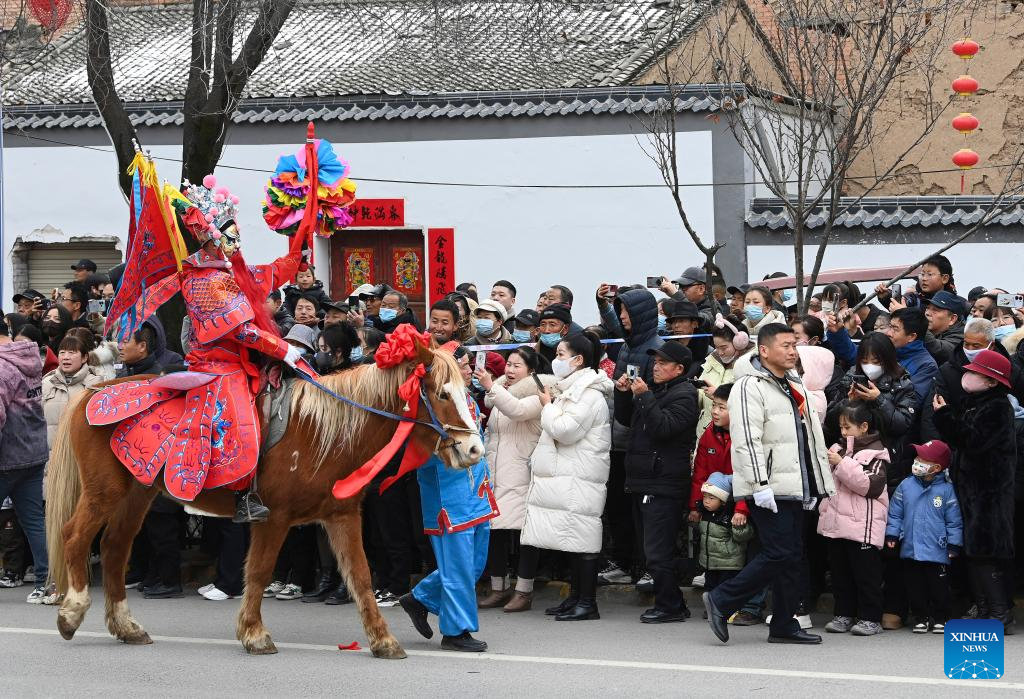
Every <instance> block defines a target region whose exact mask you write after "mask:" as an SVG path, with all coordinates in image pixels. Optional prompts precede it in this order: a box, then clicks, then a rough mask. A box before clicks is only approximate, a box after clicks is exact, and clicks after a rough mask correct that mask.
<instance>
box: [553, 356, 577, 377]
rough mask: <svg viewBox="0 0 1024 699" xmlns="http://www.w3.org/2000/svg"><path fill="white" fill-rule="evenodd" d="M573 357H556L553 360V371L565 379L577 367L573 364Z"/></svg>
mask: <svg viewBox="0 0 1024 699" xmlns="http://www.w3.org/2000/svg"><path fill="white" fill-rule="evenodd" d="M572 360H573V358H572V357H570V358H569V359H561V358H559V357H555V358H554V359H552V360H551V373H552V374H554V375H555V376H557V377H558V378H560V379H564V378H565V377H566V376H568V375H569V374H571V373H572V372H574V371H576V367H574V366H573V365H572Z"/></svg>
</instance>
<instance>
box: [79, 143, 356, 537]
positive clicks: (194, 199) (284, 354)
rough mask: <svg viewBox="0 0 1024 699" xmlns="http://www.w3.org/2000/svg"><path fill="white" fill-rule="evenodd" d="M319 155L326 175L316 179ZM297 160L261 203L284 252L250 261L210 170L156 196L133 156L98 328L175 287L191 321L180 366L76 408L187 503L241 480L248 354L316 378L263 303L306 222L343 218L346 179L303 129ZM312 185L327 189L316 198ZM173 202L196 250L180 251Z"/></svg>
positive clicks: (250, 446) (350, 189) (303, 237)
mask: <svg viewBox="0 0 1024 699" xmlns="http://www.w3.org/2000/svg"><path fill="white" fill-rule="evenodd" d="M318 154H319V155H320V157H321V158H323V159H324V160H325V161H326V162H327V164H328V168H327V171H328V172H327V174H328V176H329V181H328V182H327V183H326V184H325V183H324V180H323V179H321V180H320V182H319V185H320V186H319V187H317V184H318V180H317V175H318V158H317V155H318ZM300 156H301V157H298V158H296V157H291V159H290V160H288V159H287V158H282V161H285V160H288V162H294V161H296V160H298V161H301V164H302V170H301V172H295V171H294V170H293V171H291V172H290V175H286V176H285V177H286V179H287V184H286V185H282V186H286V188H287V191H286V192H284V193H282V191H280V190H275V191H276V192H277V195H278V197H279V199H283V200H285V201H286V203H285V204H281V205H280V206H278V205H277V204H275V203H270V207H271V210H270V213H269V215H270V216H271V217H273V218H274V219H275V221H276V222H277V223H279V224H281V225H280V226H279V227H278V229H277V230H278V232H282V233H285V234H286V235H288V236H289V243H288V254H287V255H285V256H283V257H280V258H278V259H277V260H275V261H274V262H272V263H270V264H268V265H259V266H248V265H246V264H245V261H244V260H243V259H242V255H241V252H240V251H239V249H238V247H239V232H238V228H237V225H236V223H235V219H236V214H237V205H238V198H237V197H235V196H233V195H232V194H231V193H230V192H228V191H227V189H225V188H223V187H217V182H216V178H214V177H213V176H212V175H207V176H206V177H205V178H204V179H203V183H202V185H197V184H191V183H189V182H186V183H185V189H184V194H182V193H181V192H178V191H177V190H176V189H174V188H173V187H170V186H167V185H165V186H164V188H163V192H162V194H161V193H160V191H159V187H158V185H157V178H156V171H155V168H154V167H153V165H152V163H149V162H147V161H146V160H145V159H144V158H142V156H141V155H140V156H137V157H136V160H135V162H134V163H133V169H132V170H131V172H132V173H133V174H134V176H135V180H134V183H133V184H134V186H133V189H132V193H131V194H132V196H131V204H132V207H131V208H132V217H131V219H130V225H129V241H128V254H127V256H126V269H125V274H124V277H123V280H122V283H121V286H120V287H119V288H118V291H117V296H116V297H115V299H114V301H113V303H112V305H111V313H110V317H109V318H108V320H107V323H108V329H109V328H110V327H113V326H115V325H116V326H117V327H118V338H119V340H122V341H123V340H125V339H126V338H128V337H129V336H130V335H131V334H132V333H134V332H135V331H137V330H138V328H139V327H141V326H142V324H143V322H144V321H145V320H146V318H148V317H150V316H151V315H153V314H154V313H155V312H156V310H157V309H158V308H159V307H160V306H161V305H162V304H163V303H165V302H166V301H168V300H169V299H170V298H171V297H172V296H174V295H175V294H176V293H178V292H179V291H180V292H181V294H182V297H183V298H184V300H185V306H186V308H187V311H188V320H189V322H190V327H189V335H188V339H189V352H188V355H187V356H186V358H185V360H186V362H187V364H188V371H187V372H178V373H171V374H167V375H165V376H161V377H158V378H151V379H141V380H135V381H127V382H123V383H118V384H115V385H112V386H108V387H106V388H103V389H101V390H100V391H98V392H97V393H96V395H95V396H93V397H92V399H90V401H89V404H88V407H87V411H86V414H87V417H88V420H89V423H90V424H92V425H113V424H117V425H118V426H117V428H116V429H115V430H114V433H113V435H112V436H111V448H112V450H113V451H114V453H115V455H116V456H117V458H118V459H119V460H120V461H121V463H122V464H124V465H125V467H126V468H127V469H128V470H129V471H130V472H131V473H132V474H133V475H134V476H135V478H136V479H138V480H139V481H140V482H141V483H143V484H145V485H152V484H153V483H154V481H155V480H156V478H157V476H158V475H159V473H160V471H161V470H163V472H164V487H165V488H166V489H167V492H168V494H169V495H171V496H172V497H175V498H177V499H179V500H184V501H191V500H194V499H195V498H196V496H197V495H199V493H200V492H201V491H202V490H203V489H204V488H217V487H221V486H227V487H228V488H229V489H231V490H234V491H238V492H241V491H246V490H247V489H249V487H250V485H251V484H252V481H253V477H254V475H255V471H256V465H257V462H258V460H259V452H260V424H259V418H258V415H257V413H256V405H255V396H256V394H257V392H258V390H259V384H260V376H259V374H260V369H259V367H258V366H257V364H256V363H255V362H256V361H258V359H256V357H255V355H253V354H252V352H256V353H259V354H262V355H264V356H265V357H269V358H271V359H275V360H284V361H285V362H286V363H288V364H290V365H291V366H293V367H294V366H296V365H300V366H302V368H303V370H304V371H305V372H306V373H307V374H311V375H314V376H315V374H316V372H314V371H312V369H311V368H310V367H309V366H308V365H307V364H305V362H304V360H302V359H300V352H299V351H298V350H297V349H296V348H294V347H292V346H291V345H289V344H288V343H287V342H285V341H284V340H283V339H281V337H280V335H279V333H278V330H277V327H276V325H275V324H274V323H273V321H272V320H271V319H270V318H269V317H268V315H267V313H266V311H265V309H264V305H263V304H264V301H265V300H266V298H267V296H268V295H269V294H270V292H271V291H273V290H274V289H276V288H279V287H280V286H282V285H283V284H285V283H286V282H288V281H290V280H291V279H292V278H293V277H294V276H295V273H296V272H297V271H298V270H299V269H300V267H302V266H304V265H305V262H306V261H307V256H308V255H309V254H310V252H311V249H312V236H313V232H314V230H319V231H321V232H322V233H329V232H333V229H334V228H338V227H341V226H343V225H345V224H346V223H347V222H348V221H349V220H350V219H349V217H348V214H347V213H346V212H345V208H347V206H348V204H349V203H350V202H351V201H352V200H354V190H355V185H353V184H352V183H351V182H350V181H349V180H348V179H347V178H346V177H344V175H345V174H346V172H347V165H345V164H344V163H342V162H341V161H340V160H338V159H337V157H336V156H335V155H334V152H333V149H332V148H331V145H330V144H329V143H327V142H326V141H319V140H315V139H313V136H312V125H310V128H309V138H308V140H307V147H306V152H305V153H302V154H300ZM297 169H298V168H295V170H297ZM276 181H278V180H275V182H276ZM318 190H319V191H320V192H321V193H323V194H325V195H327V196H325V198H324V199H320V198H318V196H317V191H318ZM274 201H277V199H275V200H274ZM309 203H311V204H312V206H307V204H309ZM264 204H265V212H266V207H267V205H268V202H265V203H264ZM172 206H173V208H174V209H175V210H177V212H178V213H179V214H180V216H181V220H182V221H183V222H184V223H185V225H186V227H187V228H188V230H189V232H190V233H192V235H193V236H194V237H195V238H196V239H197V240H198V241H199V243H200V244H201V246H202V247H201V248H200V250H199V251H198V252H196V253H194V254H192V255H190V256H188V257H185V255H184V249H185V247H184V242H183V240H182V239H181V234H180V232H179V231H178V228H177V223H176V219H175V218H174V214H173V213H172V209H171V207H172ZM289 212H291V213H289ZM285 219H287V220H285ZM300 220H301V222H300ZM282 227H287V228H288V230H287V231H285V230H282ZM175 265H176V267H177V269H176V271H175ZM168 272H170V273H169V274H168ZM246 497H249V496H248V495H247V496H246ZM259 507H262V505H259ZM264 511H265V508H264ZM235 521H240V520H238V519H236V520H235ZM245 521H250V520H245ZM251 521H259V520H251Z"/></svg>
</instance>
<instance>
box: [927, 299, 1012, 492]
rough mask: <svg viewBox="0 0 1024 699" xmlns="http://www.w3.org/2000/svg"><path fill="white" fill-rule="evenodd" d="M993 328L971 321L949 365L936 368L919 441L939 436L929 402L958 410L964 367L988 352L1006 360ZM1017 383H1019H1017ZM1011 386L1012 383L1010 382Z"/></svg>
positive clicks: (961, 393)
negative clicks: (936, 401) (940, 402)
mask: <svg viewBox="0 0 1024 699" xmlns="http://www.w3.org/2000/svg"><path fill="white" fill-rule="evenodd" d="M995 330H996V328H995V324H994V323H993V322H992V321H990V320H985V319H984V318H971V319H969V320H968V321H967V324H966V325H965V326H964V340H963V343H962V344H961V345H960V346H959V347H957V348H956V349H955V350H954V351H953V355H952V357H950V359H949V361H947V362H946V363H945V364H943V365H942V366H940V367H939V372H938V376H937V377H936V378H935V383H934V386H933V389H932V393H931V395H929V396H928V399H927V400H926V401H925V403H924V405H923V406H922V409H921V438H922V439H940V438H941V436H942V435H941V433H940V432H939V430H938V428H937V427H936V426H935V420H934V418H935V410H934V409H933V407H932V398H933V397H934V396H942V399H943V400H944V401H945V402H946V404H947V405H948V406H949V407H950V408H952V409H953V410H954V411H956V412H959V411H960V410H961V409H962V405H963V399H964V395H965V392H964V389H963V386H962V381H963V376H964V373H965V371H966V370H965V369H964V367H966V366H967V365H968V364H970V363H971V362H973V361H974V360H975V358H977V356H978V355H979V354H981V352H982V351H983V350H992V351H993V352H997V353H998V354H1001V355H1003V356H1004V357H1006V358H1007V359H1009V358H1010V355H1009V353H1008V352H1007V351H1006V349H1004V348H1003V346H1002V344H1000V343H999V342H998V341H996V335H995ZM1018 380H1019V379H1018ZM1011 383H1012V381H1011ZM956 461H957V457H956V454H955V453H954V455H953V468H952V472H954V473H955V472H956V470H957V468H956Z"/></svg>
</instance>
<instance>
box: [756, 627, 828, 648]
mask: <svg viewBox="0 0 1024 699" xmlns="http://www.w3.org/2000/svg"><path fill="white" fill-rule="evenodd" d="M768 642H769V643H796V644H798V645H805V646H814V645H817V644H819V643H821V636H819V635H817V634H813V633H807V632H806V631H804V630H803V629H800V630H799V631H797V632H796V633H795V634H792V635H790V636H772V635H771V634H768Z"/></svg>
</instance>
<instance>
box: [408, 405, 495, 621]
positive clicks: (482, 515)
mask: <svg viewBox="0 0 1024 699" xmlns="http://www.w3.org/2000/svg"><path fill="white" fill-rule="evenodd" d="M466 399H467V400H468V401H469V404H470V405H469V407H470V412H471V413H472V414H473V418H474V419H475V420H476V424H477V428H479V427H480V411H479V409H478V408H477V406H476V403H474V401H473V399H472V398H470V397H469V396H468V395H467V397H466ZM416 480H417V481H419V485H420V501H421V504H422V507H423V532H424V533H425V534H428V535H429V536H430V546H431V548H433V550H434V557H435V558H436V559H437V570H435V571H434V572H433V573H431V574H430V575H428V576H427V577H425V578H423V580H421V581H420V583H419V584H418V585H417V586H416V587H415V588H414V589H413V591H412V595H413V597H415V598H416V599H417V600H418V601H419V602H420V603H421V604H422V605H423V606H424V607H426V608H427V610H428V611H429V612H430V613H431V614H435V615H437V618H438V626H439V628H440V629H441V633H442V634H444V635H445V636H460V635H461V634H463V633H465V632H467V631H477V630H478V629H479V620H478V617H477V605H476V581H477V580H478V579H479V578H480V576H481V575H482V574H483V572H484V568H485V566H486V564H487V547H488V543H489V542H490V538H491V523H490V520H491V519H493V518H494V517H497V516H498V504H497V502H496V501H495V499H494V493H493V492H492V491H491V483H490V469H489V468H488V466H487V461H486V460H484V459H481V460H480V461H479V462H478V463H477V464H476V465H475V466H473V467H472V468H468V469H456V468H449V467H447V466H445V464H444V462H443V461H441V459H439V458H438V457H437V455H436V454H435V455H434V456H432V457H431V458H430V460H429V461H427V462H426V463H425V464H423V466H421V467H420V468H419V470H418V471H417V472H416Z"/></svg>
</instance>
